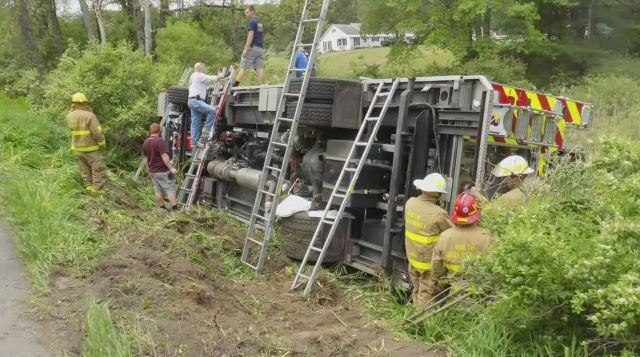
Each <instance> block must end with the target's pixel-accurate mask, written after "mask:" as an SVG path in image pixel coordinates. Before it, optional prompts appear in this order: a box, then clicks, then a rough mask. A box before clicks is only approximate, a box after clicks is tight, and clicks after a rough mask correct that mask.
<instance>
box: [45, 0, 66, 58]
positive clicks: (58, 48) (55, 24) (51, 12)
mask: <svg viewBox="0 0 640 357" xmlns="http://www.w3.org/2000/svg"><path fill="white" fill-rule="evenodd" d="M46 5H47V22H48V23H49V29H50V30H51V36H52V40H53V48H54V51H55V54H56V55H59V54H61V53H62V52H64V39H63V38H62V30H60V22H59V21H58V14H57V11H56V1H55V0H47V4H46Z"/></svg>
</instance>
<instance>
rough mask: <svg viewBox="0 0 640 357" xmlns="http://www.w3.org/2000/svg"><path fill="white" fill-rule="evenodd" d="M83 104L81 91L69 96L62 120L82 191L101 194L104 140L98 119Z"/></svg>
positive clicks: (105, 171)
mask: <svg viewBox="0 0 640 357" xmlns="http://www.w3.org/2000/svg"><path fill="white" fill-rule="evenodd" d="M87 103H88V100H87V96H85V95H84V94H83V93H76V94H74V95H73V96H71V112H70V113H69V114H67V116H66V118H65V120H64V121H65V124H66V125H67V127H68V128H69V130H70V131H71V151H73V152H74V153H75V156H76V162H77V164H78V168H79V169H80V174H81V175H82V183H83V185H84V188H85V190H87V192H89V193H92V194H101V193H103V192H104V191H103V187H104V184H105V182H106V180H107V167H106V166H105V164H104V159H103V158H102V150H104V149H105V147H106V142H105V140H104V135H103V134H102V127H101V126H100V123H99V122H98V118H97V117H96V115H95V114H93V113H92V112H91V109H90V108H89V106H88V105H87Z"/></svg>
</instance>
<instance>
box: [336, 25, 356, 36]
mask: <svg viewBox="0 0 640 357" xmlns="http://www.w3.org/2000/svg"><path fill="white" fill-rule="evenodd" d="M359 25H360V24H334V25H333V26H335V27H336V28H337V29H338V30H340V31H342V32H344V33H345V35H347V36H360V26H359Z"/></svg>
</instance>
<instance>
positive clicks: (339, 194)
mask: <svg viewBox="0 0 640 357" xmlns="http://www.w3.org/2000/svg"><path fill="white" fill-rule="evenodd" d="M333 196H335V197H338V198H345V197H347V195H343V194H341V193H336V194H335V195H333Z"/></svg>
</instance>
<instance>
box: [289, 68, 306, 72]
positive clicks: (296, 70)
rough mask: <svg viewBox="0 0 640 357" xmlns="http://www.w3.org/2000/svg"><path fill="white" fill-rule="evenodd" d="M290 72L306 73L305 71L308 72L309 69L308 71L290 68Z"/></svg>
mask: <svg viewBox="0 0 640 357" xmlns="http://www.w3.org/2000/svg"><path fill="white" fill-rule="evenodd" d="M289 70H290V71H291V72H304V71H306V70H307V69H306V68H289Z"/></svg>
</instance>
